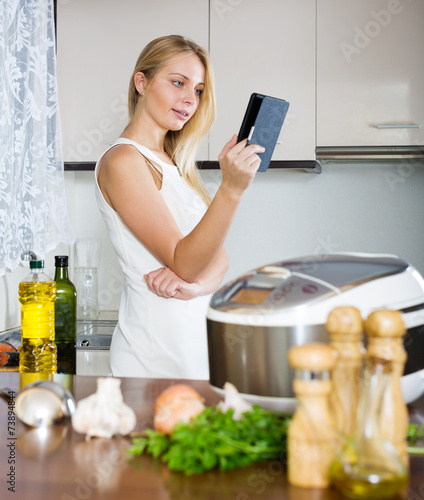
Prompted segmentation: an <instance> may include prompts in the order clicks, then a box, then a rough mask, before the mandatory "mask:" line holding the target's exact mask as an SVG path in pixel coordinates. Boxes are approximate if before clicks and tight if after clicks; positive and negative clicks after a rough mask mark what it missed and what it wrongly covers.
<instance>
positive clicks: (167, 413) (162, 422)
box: [153, 384, 205, 434]
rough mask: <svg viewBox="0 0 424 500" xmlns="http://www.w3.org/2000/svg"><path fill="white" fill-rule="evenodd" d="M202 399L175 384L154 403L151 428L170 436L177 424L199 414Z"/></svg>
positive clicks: (201, 408) (180, 385) (193, 391)
mask: <svg viewBox="0 0 424 500" xmlns="http://www.w3.org/2000/svg"><path fill="white" fill-rule="evenodd" d="M203 401H204V398H203V397H202V396H201V395H200V394H199V393H198V392H197V391H196V390H195V389H193V388H192V387H190V386H189V385H186V384H175V385H172V386H170V387H168V388H167V389H165V390H164V391H163V392H162V393H161V394H159V396H158V398H157V399H156V402H155V407H154V413H155V414H154V418H153V426H154V428H155V430H157V431H158V432H162V433H164V434H172V432H173V430H174V427H175V425H176V424H177V423H178V422H187V423H188V422H190V419H191V418H192V417H195V416H196V415H198V414H199V413H201V412H202V411H203V410H204V408H205V406H204V404H203Z"/></svg>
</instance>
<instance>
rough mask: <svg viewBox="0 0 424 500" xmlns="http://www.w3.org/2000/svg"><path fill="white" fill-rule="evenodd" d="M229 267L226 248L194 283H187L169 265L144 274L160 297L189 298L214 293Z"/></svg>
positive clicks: (148, 284)
mask: <svg viewBox="0 0 424 500" xmlns="http://www.w3.org/2000/svg"><path fill="white" fill-rule="evenodd" d="M227 269H228V257H227V254H226V252H225V250H224V249H221V251H220V252H219V253H218V256H217V258H216V259H215V260H214V262H213V263H212V264H211V265H210V266H209V267H208V269H207V270H206V271H205V272H204V273H203V274H202V275H201V277H200V279H199V280H198V281H196V282H194V283H187V282H186V281H184V280H182V279H181V278H179V277H178V276H177V275H176V274H175V273H174V272H173V271H171V270H170V269H169V268H167V267H161V268H160V269H156V270H155V271H152V272H150V273H148V274H146V275H145V276H144V278H145V280H146V283H147V286H148V287H149V289H150V290H151V291H152V292H154V293H155V294H156V295H158V296H159V297H164V298H171V297H172V298H175V299H181V300H189V299H194V298H196V297H199V296H200V295H208V294H210V293H213V292H214V291H215V290H216V289H217V288H218V287H219V285H220V284H221V283H222V280H223V278H224V275H225V273H226V272H227Z"/></svg>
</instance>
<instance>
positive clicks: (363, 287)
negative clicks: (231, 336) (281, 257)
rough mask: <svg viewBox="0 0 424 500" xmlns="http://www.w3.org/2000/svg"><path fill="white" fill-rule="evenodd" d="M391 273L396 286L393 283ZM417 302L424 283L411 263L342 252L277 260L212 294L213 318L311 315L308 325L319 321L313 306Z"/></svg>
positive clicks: (371, 306) (325, 308) (368, 307)
mask: <svg viewBox="0 0 424 500" xmlns="http://www.w3.org/2000/svg"><path fill="white" fill-rule="evenodd" d="M390 277H391V278H392V279H391V280H390V283H392V286H388V283H389V282H388V281H387V279H388V278H390ZM395 281H396V283H395ZM399 287H400V288H399ZM397 288H398V290H396V289H397ZM416 300H421V302H422V301H423V300H424V281H423V279H422V277H421V276H420V275H419V274H418V272H417V271H416V270H415V269H414V268H413V267H412V266H409V265H408V263H407V262H405V261H403V260H401V259H399V258H398V257H396V256H393V255H380V254H352V253H338V254H327V255H319V256H308V257H303V258H300V259H295V260H290V261H283V262H278V263H274V264H271V265H267V266H263V267H260V268H258V269H256V270H254V271H251V272H249V273H247V274H246V275H244V276H241V277H240V278H238V279H236V280H234V281H232V282H230V283H228V284H227V285H225V286H223V287H222V288H220V289H219V290H218V291H217V292H216V293H215V294H214V295H213V297H212V299H211V302H210V307H209V311H208V318H209V319H215V320H217V321H225V322H228V321H230V320H229V318H228V315H231V316H233V315H234V317H235V318H237V316H240V315H250V321H252V317H251V315H252V314H255V315H260V316H262V318H263V317H264V316H273V317H274V320H271V318H269V320H265V323H269V321H272V322H274V321H276V322H277V323H278V321H279V319H278V318H275V316H280V317H281V315H282V314H284V315H287V314H289V315H293V314H294V315H297V316H299V314H302V315H304V314H306V313H307V314H308V315H309V316H310V317H309V318H308V321H307V323H309V324H311V323H314V322H316V321H317V319H318V318H317V317H315V316H316V315H314V314H313V313H314V310H318V312H317V315H318V316H322V314H325V315H326V314H328V312H329V310H331V308H333V307H336V306H337V305H346V304H349V305H353V306H356V307H358V308H360V310H361V311H362V310H363V309H364V308H365V309H366V310H368V311H369V310H373V309H376V308H378V307H398V306H401V307H403V306H404V304H407V303H410V305H412V304H413V303H415V301H416ZM220 313H225V315H221V314H220ZM280 319H281V318H280ZM239 321H240V319H234V322H236V323H239ZM243 322H244V321H243Z"/></svg>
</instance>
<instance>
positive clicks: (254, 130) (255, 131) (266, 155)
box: [238, 92, 289, 172]
mask: <svg viewBox="0 0 424 500" xmlns="http://www.w3.org/2000/svg"><path fill="white" fill-rule="evenodd" d="M288 109H289V103H288V102H287V101H285V100H284V99H278V98H276V97H271V96H267V95H263V94H258V93H256V92H255V93H253V94H252V95H251V96H250V99H249V103H248V105H247V108H246V113H245V115H244V118H243V121H242V124H241V127H240V131H239V134H238V142H240V141H242V140H243V139H247V143H248V144H259V145H260V146H263V147H264V148H265V151H264V152H263V153H259V154H258V156H259V157H260V158H261V164H260V167H259V169H258V172H265V170H267V168H268V167H269V164H270V162H271V157H272V154H273V152H274V148H275V145H276V144H277V141H278V137H279V135H280V132H281V128H282V126H283V123H284V119H285V118H286V115H287V110H288Z"/></svg>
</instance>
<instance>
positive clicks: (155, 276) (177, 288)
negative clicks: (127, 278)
mask: <svg viewBox="0 0 424 500" xmlns="http://www.w3.org/2000/svg"><path fill="white" fill-rule="evenodd" d="M144 279H145V280H146V283H147V286H148V288H149V290H151V291H152V292H153V293H155V294H156V295H158V296H159V297H163V298H165V299H170V298H174V299H179V300H189V299H194V298H196V297H199V296H200V295H202V287H201V285H200V283H187V282H186V281H184V280H182V279H181V278H179V277H178V276H177V275H176V274H175V273H174V272H173V271H171V270H170V269H169V268H167V267H161V268H159V269H156V270H155V271H151V272H150V273H148V274H146V275H144Z"/></svg>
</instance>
